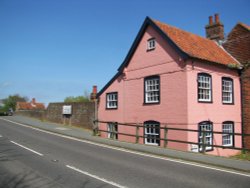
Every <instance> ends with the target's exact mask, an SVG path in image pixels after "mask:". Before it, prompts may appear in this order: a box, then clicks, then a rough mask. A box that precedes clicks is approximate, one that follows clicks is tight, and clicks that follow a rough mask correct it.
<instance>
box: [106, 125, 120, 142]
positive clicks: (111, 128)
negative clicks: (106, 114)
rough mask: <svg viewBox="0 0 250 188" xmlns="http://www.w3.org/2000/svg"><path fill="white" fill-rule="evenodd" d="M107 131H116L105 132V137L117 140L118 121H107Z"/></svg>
mask: <svg viewBox="0 0 250 188" xmlns="http://www.w3.org/2000/svg"><path fill="white" fill-rule="evenodd" d="M107 131H112V132H116V133H110V132H107V138H109V139H114V140H118V134H117V133H118V123H117V122H115V123H114V122H108V123H107Z"/></svg>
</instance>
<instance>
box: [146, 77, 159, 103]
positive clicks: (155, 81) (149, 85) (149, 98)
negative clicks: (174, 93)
mask: <svg viewBox="0 0 250 188" xmlns="http://www.w3.org/2000/svg"><path fill="white" fill-rule="evenodd" d="M144 87H145V89H144V102H145V103H149V104H152V103H159V102H160V77H159V76H151V77H147V78H145V80H144Z"/></svg>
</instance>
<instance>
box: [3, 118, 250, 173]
mask: <svg viewBox="0 0 250 188" xmlns="http://www.w3.org/2000/svg"><path fill="white" fill-rule="evenodd" d="M0 119H2V120H5V121H8V122H11V123H14V124H17V125H21V126H23V127H27V128H30V129H34V130H37V131H40V132H44V133H47V134H51V135H55V136H59V137H62V138H67V139H70V140H75V141H79V142H83V143H88V144H91V145H95V146H99V147H104V148H109V149H113V150H118V151H123V152H126V153H132V154H136V155H140V156H144V157H151V158H154V159H161V160H165V161H171V162H175V163H181V164H186V165H191V166H196V167H200V168H206V169H211V170H216V171H220V172H226V173H231V174H237V175H240V176H246V177H250V174H247V173H240V172H236V171H232V170H225V169H220V168H215V167H210V166H206V165H201V164H198V163H195V162H186V161H183V160H178V159H169V158H165V157H159V156H157V155H153V154H145V153H143V152H137V151H132V150H128V149H122V148H118V147H115V146H108V145H105V144H99V143H95V142H92V141H87V140H82V139H78V138H74V137H71V136H65V135H62V134H59V133H53V132H49V131H45V130H42V129H39V128H35V127H31V126H29V125H25V124H22V123H17V122H14V121H11V120H7V119H3V118H0Z"/></svg>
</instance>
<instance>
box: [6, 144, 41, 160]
mask: <svg viewBox="0 0 250 188" xmlns="http://www.w3.org/2000/svg"><path fill="white" fill-rule="evenodd" d="M10 142H11V143H13V144H16V145H18V146H20V147H21V148H24V149H26V150H29V151H31V152H33V153H35V154H37V155H40V156H43V154H41V153H39V152H37V151H35V150H33V149H30V148H27V147H25V146H23V145H21V144H18V143H16V142H14V141H10Z"/></svg>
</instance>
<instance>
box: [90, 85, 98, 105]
mask: <svg viewBox="0 0 250 188" xmlns="http://www.w3.org/2000/svg"><path fill="white" fill-rule="evenodd" d="M96 95H97V86H93V90H92V93H91V95H90V99H91V101H94V100H95V99H96Z"/></svg>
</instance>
